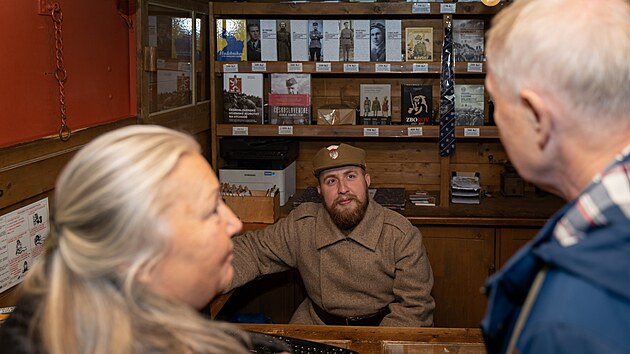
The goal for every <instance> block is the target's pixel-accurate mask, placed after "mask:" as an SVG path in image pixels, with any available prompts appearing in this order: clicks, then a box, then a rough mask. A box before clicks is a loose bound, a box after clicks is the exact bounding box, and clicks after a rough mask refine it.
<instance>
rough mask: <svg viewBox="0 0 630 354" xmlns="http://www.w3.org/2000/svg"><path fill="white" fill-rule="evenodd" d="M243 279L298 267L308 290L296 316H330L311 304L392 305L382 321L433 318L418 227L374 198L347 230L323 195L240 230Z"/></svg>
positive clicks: (356, 311)
mask: <svg viewBox="0 0 630 354" xmlns="http://www.w3.org/2000/svg"><path fill="white" fill-rule="evenodd" d="M234 256H235V258H234V269H235V276H234V280H233V283H232V287H238V286H240V285H243V284H245V283H247V282H248V281H250V280H252V279H254V278H256V277H257V276H260V275H264V274H271V273H276V272H280V271H283V270H287V269H290V268H296V269H298V270H299V272H300V274H301V276H302V279H303V281H304V285H305V287H306V291H307V293H308V298H307V299H306V300H305V301H304V302H303V303H302V304H301V305H300V307H299V308H298V309H297V310H296V312H295V313H294V314H293V318H292V319H291V323H304V324H323V322H322V321H321V320H320V319H319V318H318V317H317V315H316V314H315V312H314V311H313V308H312V306H311V301H314V302H316V303H317V304H318V305H319V306H320V307H321V308H322V309H324V310H325V311H327V312H329V313H331V314H334V315H337V316H344V317H351V316H361V315H367V314H371V313H375V312H376V311H377V310H378V309H381V308H383V307H385V306H389V309H390V310H391V313H390V314H389V315H387V316H386V317H385V318H384V319H383V321H382V322H381V325H382V326H431V325H432V324H433V309H434V307H435V302H434V301H433V298H432V297H431V288H432V287H433V273H432V271H431V265H430V264H429V260H428V258H427V255H426V252H425V249H424V245H423V243H422V236H421V235H420V232H419V231H418V228H416V227H414V226H413V225H411V223H410V222H409V221H408V220H407V219H406V218H405V217H403V216H402V215H400V214H398V213H396V212H394V211H391V210H389V209H386V208H384V207H382V206H381V205H379V204H378V203H376V202H375V201H374V200H373V199H370V202H369V205H368V209H367V211H366V215H365V217H364V218H363V220H362V221H361V223H360V224H359V225H357V226H356V227H355V229H354V230H353V231H352V232H351V233H350V234H349V235H348V236H347V237H346V236H345V235H344V234H343V233H342V232H341V231H340V230H339V229H338V228H337V227H336V226H335V224H334V223H333V221H332V220H331V219H330V216H329V215H328V212H327V211H326V210H325V209H324V206H323V205H322V204H319V203H304V204H302V205H300V206H299V207H298V208H296V209H295V210H293V211H292V212H291V213H290V214H289V215H288V216H287V217H286V218H284V219H281V220H280V221H278V222H277V223H276V224H274V225H271V226H269V227H267V228H265V229H262V230H256V231H253V232H248V233H246V234H244V235H241V236H237V237H235V238H234Z"/></svg>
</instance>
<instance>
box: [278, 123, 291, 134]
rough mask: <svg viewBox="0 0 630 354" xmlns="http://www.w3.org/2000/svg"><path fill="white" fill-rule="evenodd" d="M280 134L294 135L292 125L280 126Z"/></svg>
mask: <svg viewBox="0 0 630 354" xmlns="http://www.w3.org/2000/svg"><path fill="white" fill-rule="evenodd" d="M278 134H280V135H293V126H292V125H280V126H278Z"/></svg>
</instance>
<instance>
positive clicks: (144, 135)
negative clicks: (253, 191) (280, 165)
mask: <svg viewBox="0 0 630 354" xmlns="http://www.w3.org/2000/svg"><path fill="white" fill-rule="evenodd" d="M199 151H200V148H199V145H198V144H197V143H196V142H195V141H194V140H193V139H192V138H191V137H189V136H187V135H185V134H182V133H178V132H175V131H173V130H170V129H166V128H163V127H158V126H148V125H137V126H131V127H126V128H122V129H119V130H116V131H113V132H110V133H107V134H105V135H103V136H101V137H99V138H97V139H95V140H94V141H92V142H91V143H90V144H88V145H87V146H86V147H85V148H83V149H82V150H81V151H80V152H79V153H77V155H76V156H75V157H74V158H73V159H72V160H71V161H70V162H69V164H68V165H67V166H66V167H65V169H64V170H63V172H62V173H61V175H60V176H59V179H58V181H57V185H56V190H55V198H54V208H53V210H52V212H51V215H52V222H51V229H52V230H53V231H52V235H51V237H50V239H49V240H48V242H49V248H48V250H47V253H46V255H45V257H44V258H43V259H42V260H41V261H39V262H38V264H36V265H35V266H34V268H33V269H32V270H31V272H30V273H29V275H28V277H27V279H26V280H25V282H24V283H23V284H22V289H21V291H22V296H21V299H20V300H19V302H18V306H17V308H16V310H15V311H14V313H13V314H12V316H11V317H10V318H9V319H8V320H7V322H5V323H4V324H3V325H2V327H1V328H0V348H2V349H3V350H4V349H9V348H12V349H13V350H14V351H13V352H17V353H49V354H68V353H103V354H109V353H248V352H249V351H248V350H247V348H248V346H249V337H248V336H247V335H246V334H244V333H242V332H240V331H239V330H237V329H235V328H233V327H231V325H228V324H224V323H220V322H215V321H211V320H208V319H206V318H204V317H202V316H201V315H199V314H198V312H197V309H199V308H201V307H203V306H204V305H206V304H207V303H208V302H209V301H210V300H211V299H212V298H213V297H214V296H215V295H216V294H217V293H218V292H220V291H222V290H223V289H224V288H225V287H226V286H227V285H228V284H229V283H230V281H231V279H232V275H233V271H234V270H233V268H232V257H233V256H232V241H231V237H232V235H234V234H235V233H237V232H238V231H240V229H241V227H242V224H241V222H240V221H239V220H238V218H237V217H236V216H235V215H234V214H233V213H232V211H231V210H230V209H229V208H228V207H227V206H226V205H225V204H224V203H223V201H222V199H221V196H220V193H219V182H218V180H217V178H216V176H215V174H214V173H213V171H212V170H211V168H210V166H209V165H208V163H207V162H206V160H205V159H204V157H203V156H202V155H201V154H200V152H199ZM51 241H52V242H51Z"/></svg>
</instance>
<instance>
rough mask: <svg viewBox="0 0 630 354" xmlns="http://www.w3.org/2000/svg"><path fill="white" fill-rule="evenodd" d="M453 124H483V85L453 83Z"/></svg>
mask: <svg viewBox="0 0 630 354" xmlns="http://www.w3.org/2000/svg"><path fill="white" fill-rule="evenodd" d="M454 89H455V125H483V113H484V87H483V85H457V84H456V85H455V86H454Z"/></svg>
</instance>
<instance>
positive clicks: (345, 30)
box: [324, 19, 354, 61]
mask: <svg viewBox="0 0 630 354" xmlns="http://www.w3.org/2000/svg"><path fill="white" fill-rule="evenodd" d="M338 22H339V36H338V42H339V55H338V58H337V60H341V61H353V60H354V23H353V21H352V20H349V19H341V20H339V21H338ZM324 26H326V23H324Z"/></svg>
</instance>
